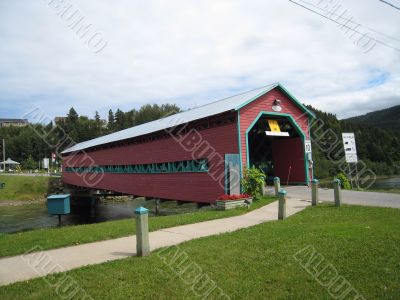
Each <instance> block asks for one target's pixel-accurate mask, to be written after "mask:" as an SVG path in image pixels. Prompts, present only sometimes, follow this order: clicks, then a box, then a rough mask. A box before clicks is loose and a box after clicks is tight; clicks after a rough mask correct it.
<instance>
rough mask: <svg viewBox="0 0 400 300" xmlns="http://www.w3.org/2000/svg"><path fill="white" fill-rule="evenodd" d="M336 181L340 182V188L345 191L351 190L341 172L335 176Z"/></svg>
mask: <svg viewBox="0 0 400 300" xmlns="http://www.w3.org/2000/svg"><path fill="white" fill-rule="evenodd" d="M336 178H337V179H339V180H340V183H341V186H342V188H343V189H345V190H351V185H350V181H349V179H348V178H347V176H346V174H344V173H343V172H341V173H339V174H338V175H337V176H336Z"/></svg>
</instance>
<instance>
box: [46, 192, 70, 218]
mask: <svg viewBox="0 0 400 300" xmlns="http://www.w3.org/2000/svg"><path fill="white" fill-rule="evenodd" d="M69 197H70V194H59V195H51V196H49V197H47V210H48V212H49V215H66V214H69V213H70V212H71V208H70V203H69Z"/></svg>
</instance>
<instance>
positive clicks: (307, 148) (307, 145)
mask: <svg viewBox="0 0 400 300" xmlns="http://www.w3.org/2000/svg"><path fill="white" fill-rule="evenodd" d="M304 151H305V153H311V141H310V140H305V141H304Z"/></svg>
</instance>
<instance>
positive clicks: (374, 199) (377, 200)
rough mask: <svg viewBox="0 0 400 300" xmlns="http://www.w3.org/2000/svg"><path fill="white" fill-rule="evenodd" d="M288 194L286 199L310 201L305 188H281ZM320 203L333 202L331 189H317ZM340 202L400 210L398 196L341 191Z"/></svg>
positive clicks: (307, 189) (309, 195)
mask: <svg viewBox="0 0 400 300" xmlns="http://www.w3.org/2000/svg"><path fill="white" fill-rule="evenodd" d="M282 188H283V189H285V190H286V191H287V193H288V197H294V198H299V199H307V200H309V199H311V189H310V188H309V187H306V186H287V187H282ZM319 199H320V201H328V202H333V189H322V188H320V189H319ZM342 201H343V203H345V204H352V205H366V206H380V207H392V208H400V194H395V193H377V192H359V191H346V190H342Z"/></svg>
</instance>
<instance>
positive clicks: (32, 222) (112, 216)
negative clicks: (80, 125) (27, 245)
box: [0, 198, 209, 233]
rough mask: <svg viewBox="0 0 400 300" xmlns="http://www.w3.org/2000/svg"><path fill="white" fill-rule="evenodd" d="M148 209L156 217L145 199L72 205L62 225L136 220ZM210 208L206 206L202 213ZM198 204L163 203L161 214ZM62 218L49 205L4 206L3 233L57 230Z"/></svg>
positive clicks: (0, 213)
mask: <svg viewBox="0 0 400 300" xmlns="http://www.w3.org/2000/svg"><path fill="white" fill-rule="evenodd" d="M139 206H144V207H146V208H148V209H149V210H150V215H154V212H155V201H154V200H150V201H146V200H144V199H143V198H136V199H134V200H127V201H122V202H121V201H120V202H116V201H113V200H102V201H98V202H97V203H96V205H95V206H94V208H90V205H85V206H79V207H76V206H72V207H71V214H69V215H65V216H62V220H61V222H62V226H65V225H78V224H92V223H99V222H104V221H111V220H120V219H127V218H132V219H133V217H134V210H135V209H136V208H137V207H139ZM204 209H209V208H207V207H203V208H202V210H204ZM197 210H198V208H197V207H196V205H195V204H194V203H185V204H183V205H179V206H178V205H177V204H176V202H175V201H170V202H163V203H161V204H160V215H171V214H181V213H188V212H194V211H197ZM132 222H133V221H132ZM56 226H58V217H57V216H49V215H48V213H47V206H46V203H35V204H25V205H15V206H14V205H7V206H0V233H13V232H19V231H25V230H31V229H38V228H46V227H56Z"/></svg>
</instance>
